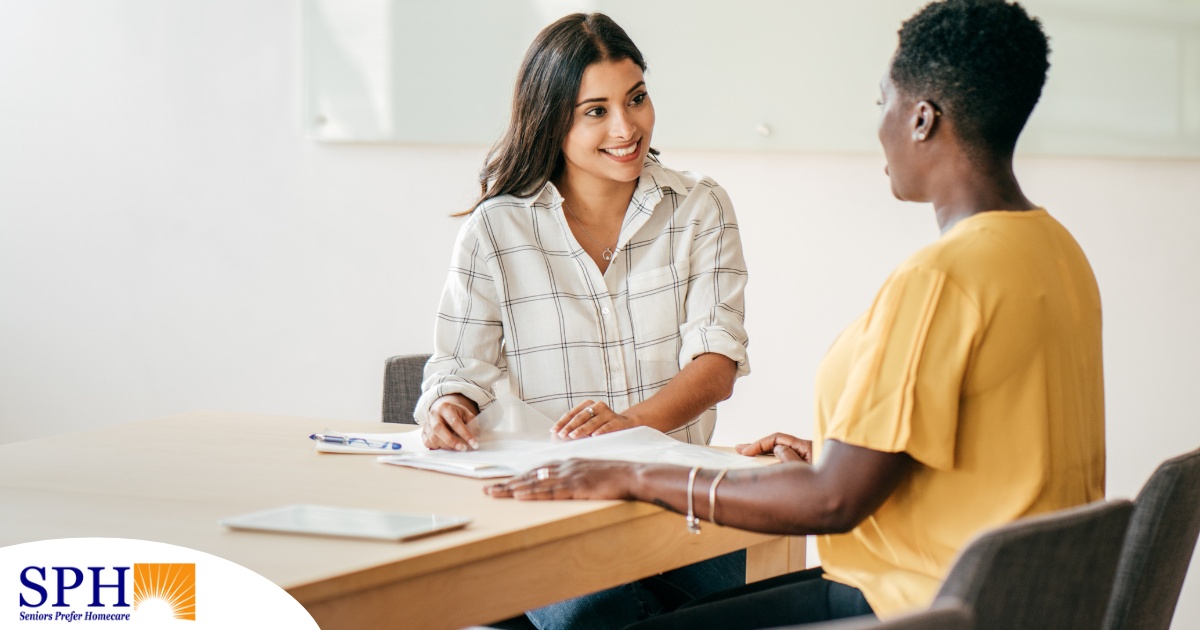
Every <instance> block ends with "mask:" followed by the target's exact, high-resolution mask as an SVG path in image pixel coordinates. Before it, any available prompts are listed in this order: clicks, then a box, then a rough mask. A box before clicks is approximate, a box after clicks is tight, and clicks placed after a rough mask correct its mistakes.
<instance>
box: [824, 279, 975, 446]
mask: <svg viewBox="0 0 1200 630" xmlns="http://www.w3.org/2000/svg"><path fill="white" fill-rule="evenodd" d="M981 321H982V318H981V316H980V314H979V309H978V308H977V307H976V305H975V304H974V303H973V302H971V300H970V299H969V298H968V297H967V296H966V295H965V294H964V293H963V292H962V291H961V290H960V289H959V288H958V287H957V286H956V285H954V283H953V282H951V281H949V280H948V279H947V277H946V275H945V274H944V273H942V272H941V271H937V270H931V269H922V268H910V269H903V270H900V271H898V272H896V273H895V274H894V275H893V276H892V277H891V278H889V279H888V282H887V283H886V284H885V285H884V286H883V288H882V289H881V290H880V292H879V295H878V296H877V297H876V298H875V303H874V304H873V305H872V306H871V310H870V312H869V313H868V315H867V318H866V320H865V323H864V324H863V325H864V326H865V330H864V331H863V335H862V337H861V339H860V342H859V344H858V345H857V350H856V351H855V355H854V356H853V358H852V359H851V364H850V369H849V376H848V378H847V381H846V386H845V388H844V389H843V390H842V395H841V397H840V398H839V399H838V401H837V405H836V406H835V408H834V410H833V413H832V415H831V417H830V420H829V424H828V427H827V430H826V431H825V435H824V437H825V439H833V440H838V441H840V442H844V443H847V444H852V445H855V446H861V447H864V448H869V449H872V450H876V451H881V452H888V453H899V452H904V453H908V454H909V455H910V456H911V457H913V458H914V459H916V460H918V461H920V462H921V463H923V464H925V465H927V466H930V467H932V468H937V469H941V470H950V469H953V468H954V452H955V440H956V437H957V432H958V405H959V399H960V397H961V395H962V384H963V379H964V376H965V375H966V370H967V366H968V362H969V361H970V358H971V352H972V349H973V348H974V346H975V343H976V340H977V338H978V334H979V332H980V324H981Z"/></svg>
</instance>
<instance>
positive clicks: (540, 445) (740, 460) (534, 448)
mask: <svg viewBox="0 0 1200 630" xmlns="http://www.w3.org/2000/svg"><path fill="white" fill-rule="evenodd" d="M477 420H478V421H479V430H480V433H479V448H478V449H476V450H473V451H464V452H457V451H441V450H437V451H425V452H419V453H407V452H403V451H402V452H400V453H398V454H395V455H388V456H384V457H380V458H379V461H380V462H383V463H386V464H395V465H398V466H408V467H410V468H422V469H426V470H436V471H438V472H445V473H450V474H455V475H461V476H465V477H475V478H479V479H490V478H495V477H508V476H512V475H517V474H520V473H523V472H525V471H527V470H532V469H534V468H537V467H538V466H543V465H545V464H547V463H549V462H552V461H556V460H564V459H571V458H587V459H611V460H620V461H630V462H640V463H662V464H679V465H682V466H705V467H711V468H749V467H755V466H761V465H763V462H760V461H757V460H756V459H755V458H753V457H744V456H742V455H737V454H734V453H726V452H723V451H716V450H713V449H710V448H708V447H704V446H697V445H695V444H688V443H686V442H680V441H679V440H676V439H675V438H672V437H669V436H667V435H666V434H664V433H662V432H660V431H656V430H654V429H651V428H649V427H635V428H633V429H627V430H625V431H617V432H616V433H607V434H605V435H600V436H596V437H590V438H583V439H579V440H562V439H559V438H557V437H554V436H552V435H551V434H550V427H551V426H553V425H554V423H553V422H552V421H551V420H550V419H549V418H546V417H545V416H542V415H541V414H540V413H538V412H537V411H536V410H534V409H533V408H532V407H530V406H529V405H527V404H525V403H523V402H521V401H519V400H515V399H505V400H499V401H496V402H495V403H493V404H492V405H491V406H489V407H488V408H487V409H486V410H484V412H483V413H481V414H479V416H478V418H477ZM405 450H407V449H405Z"/></svg>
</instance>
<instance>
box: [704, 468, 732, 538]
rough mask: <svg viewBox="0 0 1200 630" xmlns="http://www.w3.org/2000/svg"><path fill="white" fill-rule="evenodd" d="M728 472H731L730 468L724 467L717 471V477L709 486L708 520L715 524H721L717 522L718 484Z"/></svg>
mask: <svg viewBox="0 0 1200 630" xmlns="http://www.w3.org/2000/svg"><path fill="white" fill-rule="evenodd" d="M727 472H729V469H728V468H722V469H721V472H719V473H717V476H716V478H715V479H713V482H712V485H711V486H709V487H708V520H709V522H711V523H712V524H713V525H719V524H720V523H717V484H719V483H721V480H722V479H724V478H725V473H727Z"/></svg>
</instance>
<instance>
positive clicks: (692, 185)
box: [642, 156, 725, 197]
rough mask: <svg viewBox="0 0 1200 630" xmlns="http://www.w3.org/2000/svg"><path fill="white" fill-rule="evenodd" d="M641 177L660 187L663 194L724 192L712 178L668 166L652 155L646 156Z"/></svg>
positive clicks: (681, 194)
mask: <svg viewBox="0 0 1200 630" xmlns="http://www.w3.org/2000/svg"><path fill="white" fill-rule="evenodd" d="M642 177H643V178H644V179H645V180H647V182H648V183H652V184H653V185H654V186H656V187H658V188H660V189H662V190H663V192H664V194H665V193H667V192H672V193H674V194H676V195H679V196H681V197H687V196H690V195H692V194H697V193H699V194H708V193H713V192H714V191H720V193H721V194H723V195H724V194H725V192H724V189H723V188H721V185H720V184H718V183H717V182H716V181H714V180H713V178H711V177H709V176H707V175H703V174H701V173H695V172H692V171H677V170H675V169H673V168H668V167H667V166H665V165H663V163H662V162H659V161H658V159H657V158H655V157H653V156H650V157H648V158H646V166H645V169H644V170H643V171H642Z"/></svg>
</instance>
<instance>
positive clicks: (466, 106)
mask: <svg viewBox="0 0 1200 630" xmlns="http://www.w3.org/2000/svg"><path fill="white" fill-rule="evenodd" d="M923 4H925V2H924V1H923V0H858V1H856V2H832V3H831V2H814V1H810V0H740V1H738V2H730V1H728V0H305V4H304V20H303V25H304V26H303V29H304V32H303V37H302V41H303V50H304V68H303V73H304V79H305V81H304V120H305V132H306V134H307V136H308V137H309V138H311V139H313V140H316V141H321V142H373V143H405V144H454V145H489V144H491V143H493V142H494V141H495V140H496V139H497V138H498V137H499V136H500V134H501V133H502V132H503V130H504V126H505V124H506V123H507V120H508V113H509V107H510V100H511V95H512V89H513V81H514V78H515V76H516V73H517V69H518V66H519V65H520V62H521V59H522V57H523V55H524V52H525V49H526V48H527V46H528V45H529V43H530V42H531V41H532V40H533V38H534V36H535V35H536V34H537V32H538V31H539V30H540V29H541V28H542V27H544V26H545V25H547V24H549V23H550V22H552V21H554V20H555V19H557V18H559V17H561V16H562V15H565V14H567V13H570V12H573V11H601V12H603V13H606V14H608V15H609V16H611V17H612V18H613V19H614V20H616V21H617V23H618V24H621V26H622V27H624V28H625V30H626V31H627V32H628V33H629V35H630V37H632V38H633V40H634V42H635V43H636V44H637V45H638V47H639V48H640V49H641V50H642V53H643V55H644V56H645V58H646V61H647V64H648V66H649V70H648V71H647V74H646V81H647V85H648V87H649V91H650V94H651V98H652V99H653V101H654V105H655V109H656V113H657V125H656V129H655V137H654V144H655V145H656V146H658V147H659V148H665V149H699V150H712V149H732V150H750V151H764V150H765V151H805V152H848V153H862V152H876V151H878V144H877V140H876V137H875V129H876V124H877V120H878V114H879V112H878V108H877V107H876V105H875V101H876V99H877V98H878V92H879V87H878V85H879V79H880V77H881V76H882V74H883V72H884V71H885V69H886V67H887V62H888V58H889V56H890V55H891V53H892V51H893V50H894V48H895V43H896V31H897V29H898V28H899V26H900V23H901V22H902V21H903V20H904V19H906V18H907V17H909V16H910V15H912V14H913V13H914V12H915V11H916V10H917V9H919V8H920V7H921V6H922V5H923ZM1023 4H1024V6H1026V7H1027V8H1028V9H1029V10H1030V12H1031V13H1033V14H1035V15H1037V16H1038V17H1039V18H1040V19H1041V20H1042V23H1043V26H1044V28H1045V29H1046V31H1047V33H1048V34H1049V35H1050V37H1051V48H1052V53H1051V70H1050V76H1049V79H1048V81H1047V86H1046V89H1045V92H1044V93H1043V96H1042V101H1041V102H1040V103H1039V105H1038V107H1037V109H1036V110H1035V111H1034V114H1033V117H1032V118H1031V119H1030V122H1029V126H1028V128H1027V130H1026V133H1025V134H1024V135H1023V136H1022V140H1021V144H1020V146H1019V147H1018V150H1019V151H1020V152H1022V153H1032V154H1041V155H1111V156H1145V157H1151V156H1156V157H1164V156H1166V157H1200V2H1198V1H1197V0H1141V1H1140V2H1129V1H1126V0H1027V1H1026V2H1024V3H1023Z"/></svg>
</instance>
